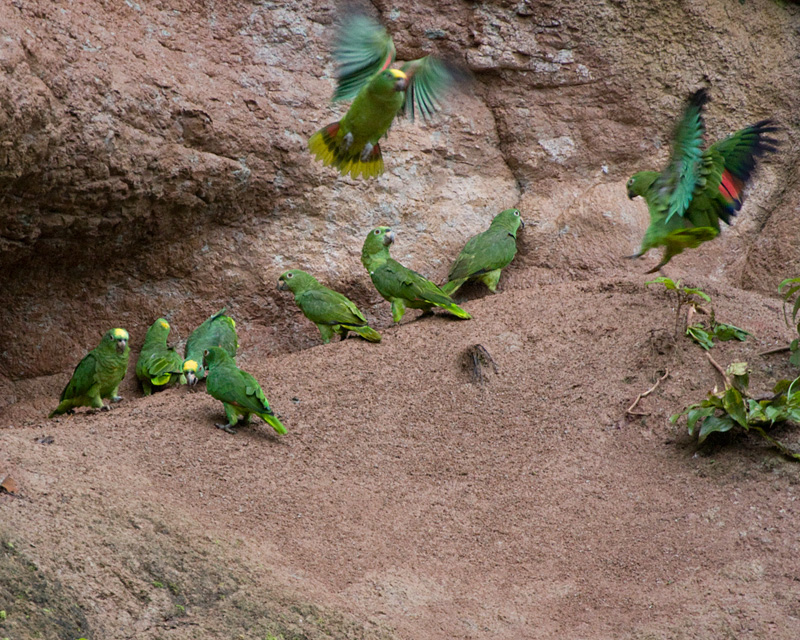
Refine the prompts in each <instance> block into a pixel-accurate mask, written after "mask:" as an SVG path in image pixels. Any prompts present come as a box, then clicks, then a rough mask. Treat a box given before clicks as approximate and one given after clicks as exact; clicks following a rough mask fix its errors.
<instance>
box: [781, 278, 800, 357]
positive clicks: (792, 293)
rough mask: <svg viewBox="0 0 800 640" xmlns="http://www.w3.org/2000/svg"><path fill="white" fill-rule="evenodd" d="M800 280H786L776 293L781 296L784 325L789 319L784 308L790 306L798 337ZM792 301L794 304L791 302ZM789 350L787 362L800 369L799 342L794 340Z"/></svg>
mask: <svg viewBox="0 0 800 640" xmlns="http://www.w3.org/2000/svg"><path fill="white" fill-rule="evenodd" d="M798 292H800V278H786V280H784V281H783V282H781V283H780V284H779V285H778V293H780V294H781V295H782V296H783V318H784V320H786V324H787V325H788V324H789V317H788V316H787V315H786V307H787V306H789V305H791V306H792V322H793V323H795V329H796V330H797V334H798V335H799V336H800V317H798V316H800V295H798ZM792 299H794V302H792ZM789 350H790V351H791V352H792V355H791V356H789V362H791V363H792V364H793V365H794V366H796V367H800V340H799V339H798V338H795V339H794V340H792V342H791V344H790V345H789Z"/></svg>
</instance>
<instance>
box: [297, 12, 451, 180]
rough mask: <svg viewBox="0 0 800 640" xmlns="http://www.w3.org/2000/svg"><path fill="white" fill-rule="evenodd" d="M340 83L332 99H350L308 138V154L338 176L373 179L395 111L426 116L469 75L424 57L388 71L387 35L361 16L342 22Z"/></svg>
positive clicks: (391, 54)
mask: <svg viewBox="0 0 800 640" xmlns="http://www.w3.org/2000/svg"><path fill="white" fill-rule="evenodd" d="M333 55H334V58H335V59H336V62H337V65H338V69H337V76H338V82H337V86H336V92H335V93H334V95H333V101H334V102H335V101H337V100H350V99H353V103H352V104H351V105H350V109H349V110H348V111H347V113H346V114H345V116H344V117H343V118H342V119H341V120H340V121H339V122H334V123H332V124H329V125H328V126H326V127H323V128H322V129H320V130H319V131H317V132H316V133H315V134H314V135H313V136H311V138H310V139H309V141H308V147H309V149H310V150H311V152H312V153H313V154H314V155H315V156H316V157H317V158H318V159H320V160H322V162H323V164H325V165H333V166H334V167H336V168H337V169H338V170H339V172H340V173H341V174H342V175H347V174H348V173H349V174H350V175H352V176H353V177H354V178H357V177H358V176H359V175H363V176H364V177H365V178H374V177H375V176H378V175H380V174H381V173H383V158H382V156H381V147H380V144H378V141H379V140H380V139H381V138H382V137H383V136H384V135H386V133H387V131H388V130H389V127H390V126H391V125H392V121H393V120H394V118H395V116H396V115H397V114H398V113H401V114H405V115H407V116H408V117H409V119H410V120H412V121H413V120H414V117H415V115H416V113H417V112H419V113H420V114H421V115H422V117H423V119H426V120H427V119H428V118H430V117H431V116H432V115H433V114H434V113H435V112H436V111H437V110H438V108H439V104H438V100H439V99H440V98H442V97H443V96H444V95H445V94H446V92H447V91H448V89H450V88H451V87H453V86H454V85H455V84H456V83H458V82H461V81H463V80H464V79H465V78H466V77H467V75H466V73H465V72H464V71H462V70H461V69H459V68H457V67H455V66H454V65H452V64H449V63H446V62H444V61H442V60H438V59H436V58H433V57H431V56H425V57H424V58H420V59H418V60H412V61H411V62H406V63H405V64H403V65H402V68H400V69H390V68H389V67H390V65H391V64H392V63H393V62H394V59H395V48H394V43H393V42H392V38H391V36H389V34H388V33H387V32H386V29H384V28H383V27H382V26H381V25H380V24H378V23H377V22H375V21H374V20H373V19H372V18H369V17H367V16H365V15H363V14H353V15H351V16H348V17H347V18H346V19H345V20H344V22H343V23H342V24H341V26H340V28H339V31H338V34H337V37H336V41H335V44H334V50H333Z"/></svg>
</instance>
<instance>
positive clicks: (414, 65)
mask: <svg viewBox="0 0 800 640" xmlns="http://www.w3.org/2000/svg"><path fill="white" fill-rule="evenodd" d="M401 68H402V70H403V72H404V73H405V74H406V76H407V77H408V87H407V88H406V99H405V102H403V107H402V113H403V114H404V115H405V116H407V117H408V118H409V120H411V121H412V122H413V121H414V118H415V117H416V115H417V113H419V114H420V115H421V116H422V118H423V119H424V120H428V119H430V117H431V116H432V115H433V114H434V113H436V112H437V111H438V110H439V109H440V108H441V107H440V101H441V99H442V98H443V97H444V95H445V94H446V93H447V92H448V91H449V90H450V89H451V88H453V87H454V86H456V85H458V84H464V83H466V82H467V81H468V79H469V75H468V74H467V72H466V71H465V70H463V69H461V68H460V67H457V66H456V65H454V64H451V63H449V62H444V61H443V60H438V59H436V58H434V57H432V56H425V57H424V58H420V59H419V60H412V61H411V62H406V63H405V64H404V65H403V66H402V67H401Z"/></svg>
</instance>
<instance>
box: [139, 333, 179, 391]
mask: <svg viewBox="0 0 800 640" xmlns="http://www.w3.org/2000/svg"><path fill="white" fill-rule="evenodd" d="M168 335H169V323H168V322H167V321H166V320H164V318H159V319H158V320H156V321H155V322H154V323H153V324H151V325H150V328H149V329H148V330H147V335H146V336H145V337H144V344H143V345H142V351H141V352H140V353H139V359H138V360H137V361H136V377H137V378H139V382H141V383H142V390H143V391H144V395H146V396H149V395H150V394H151V393H153V387H164V386H167V385H169V384H172V383H173V382H180V383H181V384H185V383H186V377H185V376H184V375H183V370H182V365H183V359H182V358H181V356H180V354H179V353H178V352H177V351H175V347H167V336H168Z"/></svg>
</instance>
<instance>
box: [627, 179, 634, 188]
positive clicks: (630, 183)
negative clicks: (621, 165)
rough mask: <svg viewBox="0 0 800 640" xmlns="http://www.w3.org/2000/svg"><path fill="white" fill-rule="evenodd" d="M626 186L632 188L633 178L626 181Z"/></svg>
mask: <svg viewBox="0 0 800 640" xmlns="http://www.w3.org/2000/svg"><path fill="white" fill-rule="evenodd" d="M628 186H629V187H632V186H633V178H631V179H630V180H628Z"/></svg>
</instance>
